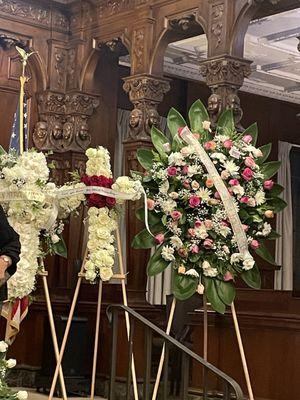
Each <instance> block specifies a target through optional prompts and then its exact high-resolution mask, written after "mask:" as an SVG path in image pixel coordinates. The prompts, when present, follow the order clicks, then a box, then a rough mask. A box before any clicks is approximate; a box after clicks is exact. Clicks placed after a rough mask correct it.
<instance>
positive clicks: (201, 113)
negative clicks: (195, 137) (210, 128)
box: [189, 100, 209, 132]
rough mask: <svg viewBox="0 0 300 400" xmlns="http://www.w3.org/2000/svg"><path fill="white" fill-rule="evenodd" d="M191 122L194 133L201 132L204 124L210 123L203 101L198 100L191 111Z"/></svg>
mask: <svg viewBox="0 0 300 400" xmlns="http://www.w3.org/2000/svg"><path fill="white" fill-rule="evenodd" d="M189 120H190V126H191V130H192V132H201V131H202V130H203V128H202V122H203V121H209V115H208V112H207V110H206V108H205V106H204V104H203V103H202V101H201V100H196V101H195V103H194V104H192V106H191V108H190V110H189Z"/></svg>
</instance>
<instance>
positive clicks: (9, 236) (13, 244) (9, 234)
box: [0, 206, 21, 279]
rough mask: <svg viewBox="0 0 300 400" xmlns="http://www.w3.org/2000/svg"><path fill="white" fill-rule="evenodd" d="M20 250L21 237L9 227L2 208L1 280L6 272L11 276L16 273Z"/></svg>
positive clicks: (0, 225)
mask: <svg viewBox="0 0 300 400" xmlns="http://www.w3.org/2000/svg"><path fill="white" fill-rule="evenodd" d="M20 250H21V245H20V241H19V235H18V234H17V233H16V232H15V231H14V229H13V228H12V227H11V226H10V225H9V223H8V220H7V218H6V215H5V213H4V211H3V208H2V207H1V206H0V279H2V278H4V275H5V271H7V272H8V274H9V275H10V276H11V275H13V274H14V273H15V272H16V269H17V263H18V261H19V255H20Z"/></svg>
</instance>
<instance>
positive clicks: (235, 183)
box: [229, 179, 240, 186]
mask: <svg viewBox="0 0 300 400" xmlns="http://www.w3.org/2000/svg"><path fill="white" fill-rule="evenodd" d="M239 184H240V182H239V180H238V179H230V181H229V185H231V186H238V185H239Z"/></svg>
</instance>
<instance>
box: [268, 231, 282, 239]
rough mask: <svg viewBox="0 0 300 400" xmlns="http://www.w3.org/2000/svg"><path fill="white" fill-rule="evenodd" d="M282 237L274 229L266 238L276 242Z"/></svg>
mask: <svg viewBox="0 0 300 400" xmlns="http://www.w3.org/2000/svg"><path fill="white" fill-rule="evenodd" d="M280 237H281V235H280V234H279V233H278V232H276V231H275V230H274V229H272V231H271V233H270V235H268V236H267V237H266V239H267V240H275V239H278V238H280Z"/></svg>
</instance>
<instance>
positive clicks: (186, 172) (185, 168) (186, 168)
mask: <svg viewBox="0 0 300 400" xmlns="http://www.w3.org/2000/svg"><path fill="white" fill-rule="evenodd" d="M182 173H183V174H184V175H187V174H188V173H189V166H188V165H185V166H184V167H183V168H182Z"/></svg>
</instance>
